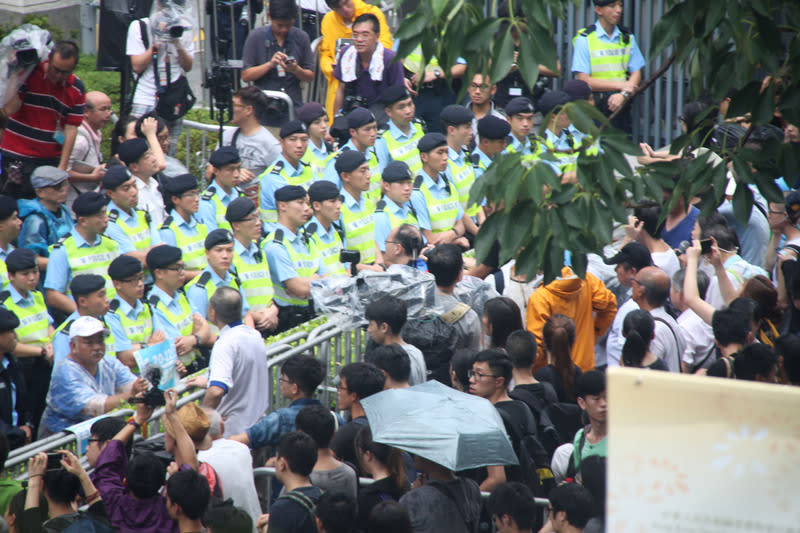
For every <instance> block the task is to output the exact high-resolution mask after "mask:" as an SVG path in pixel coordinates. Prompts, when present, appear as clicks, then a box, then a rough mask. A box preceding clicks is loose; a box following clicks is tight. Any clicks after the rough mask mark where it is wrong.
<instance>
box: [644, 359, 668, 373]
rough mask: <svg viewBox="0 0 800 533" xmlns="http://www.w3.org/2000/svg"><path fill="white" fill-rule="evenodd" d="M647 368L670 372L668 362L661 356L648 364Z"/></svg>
mask: <svg viewBox="0 0 800 533" xmlns="http://www.w3.org/2000/svg"><path fill="white" fill-rule="evenodd" d="M645 368H649V369H650V370H663V371H664V372H669V367H668V366H667V363H665V362H664V360H663V359H661V358H660V357H659V358H657V359H656V360H655V361H653V362H652V363H650V364H649V365H647V366H646V367H645Z"/></svg>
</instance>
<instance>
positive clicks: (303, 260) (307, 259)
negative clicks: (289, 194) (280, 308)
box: [264, 228, 320, 306]
mask: <svg viewBox="0 0 800 533" xmlns="http://www.w3.org/2000/svg"><path fill="white" fill-rule="evenodd" d="M298 231H300V230H298ZM300 235H302V233H301V234H300ZM302 239H303V244H304V246H305V253H299V252H297V251H296V250H295V249H294V246H292V244H291V243H287V242H285V241H284V235H283V229H281V228H278V229H276V230H275V231H273V232H272V233H270V234H269V235H267V238H266V239H264V245H266V244H267V243H268V242H273V241H274V242H276V243H278V244H280V245H281V246H283V247H284V248H286V251H287V252H288V253H289V260H290V261H291V262H292V266H293V267H294V270H295V272H297V276H298V277H300V278H310V277H311V276H313V275H314V274H316V273H317V268H318V260H319V257H320V256H319V252H318V251H317V249H316V248H314V247H313V246H309V245H308V242H307V241H306V239H305V236H302ZM273 289H275V297H274V298H275V300H276V301H277V302H280V303H281V305H284V306H289V305H297V306H306V305H308V300H306V299H304V298H296V297H294V296H289V294H288V293H287V292H286V287H284V285H283V284H277V285H274V286H273Z"/></svg>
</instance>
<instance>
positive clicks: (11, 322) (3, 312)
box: [0, 307, 19, 333]
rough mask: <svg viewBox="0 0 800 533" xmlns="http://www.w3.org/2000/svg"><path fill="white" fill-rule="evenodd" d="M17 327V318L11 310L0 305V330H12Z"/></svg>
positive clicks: (3, 331)
mask: <svg viewBox="0 0 800 533" xmlns="http://www.w3.org/2000/svg"><path fill="white" fill-rule="evenodd" d="M18 327H19V318H17V315H15V314H14V312H13V311H9V310H8V309H6V308H5V307H0V332H2V333H5V332H6V331H13V330H15V329H17V328H18Z"/></svg>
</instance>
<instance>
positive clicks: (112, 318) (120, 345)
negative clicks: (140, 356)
mask: <svg viewBox="0 0 800 533" xmlns="http://www.w3.org/2000/svg"><path fill="white" fill-rule="evenodd" d="M108 276H109V277H110V278H111V280H112V282H113V283H114V288H115V289H116V291H117V295H116V296H115V297H114V299H112V300H111V302H110V303H109V311H110V312H109V313H108V314H107V315H106V323H107V324H108V327H109V328H110V329H111V333H112V335H113V336H114V340H115V343H114V351H115V352H117V359H119V360H120V362H121V363H122V364H124V365H125V366H127V367H128V368H130V369H133V370H134V372H137V371H138V368H137V365H136V359H134V357H133V352H135V351H137V350H141V349H142V348H146V347H147V346H153V345H155V344H158V343H160V342H163V341H165V340H166V338H167V337H166V335H165V329H166V328H167V327H168V326H167V324H168V322H169V320H168V319H167V317H165V316H164V315H163V314H162V313H161V312H160V311H158V310H157V309H153V307H152V306H151V305H150V304H149V303H148V302H143V301H142V300H143V298H144V277H145V276H144V268H143V267H142V262H141V261H139V260H138V259H136V258H135V257H131V256H129V255H121V256H119V257H117V258H116V259H114V260H113V261H111V264H110V265H109V266H108Z"/></svg>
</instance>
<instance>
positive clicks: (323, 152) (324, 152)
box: [308, 141, 328, 158]
mask: <svg viewBox="0 0 800 533" xmlns="http://www.w3.org/2000/svg"><path fill="white" fill-rule="evenodd" d="M308 148H309V149H310V150H311V152H312V153H313V154H314V155H316V156H317V157H320V158H324V157H328V147H327V146H325V143H324V142H323V143H322V148H317V145H315V144H314V143H313V142H311V141H308Z"/></svg>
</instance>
